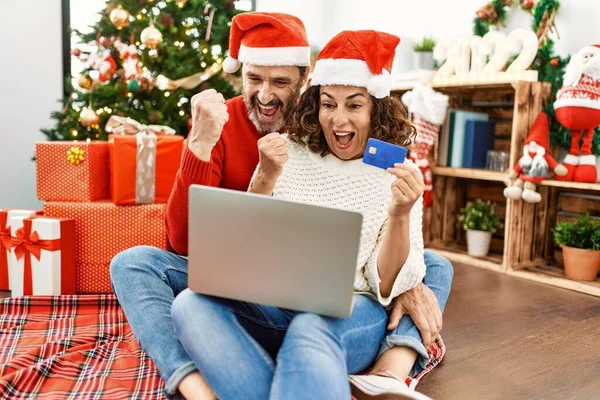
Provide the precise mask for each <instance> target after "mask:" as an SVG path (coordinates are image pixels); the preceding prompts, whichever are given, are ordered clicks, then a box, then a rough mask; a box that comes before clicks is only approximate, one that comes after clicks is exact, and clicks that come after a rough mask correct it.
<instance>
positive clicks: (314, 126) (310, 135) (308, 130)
mask: <svg viewBox="0 0 600 400" xmlns="http://www.w3.org/2000/svg"><path fill="white" fill-rule="evenodd" d="M371 98H372V100H373V110H372V111H371V132H370V136H369V137H372V138H374V139H379V140H383V141H385V142H388V143H393V144H397V145H400V146H404V147H408V146H409V145H410V144H411V142H412V139H413V138H414V136H415V135H416V129H415V127H414V126H413V125H412V124H411V123H410V121H409V120H408V113H407V111H406V108H404V105H402V103H401V102H400V100H398V99H396V98H394V97H389V96H388V97H384V98H383V99H378V98H375V97H371ZM319 103H320V86H311V87H309V88H308V89H307V90H306V91H305V92H304V93H303V94H302V96H301V97H300V102H299V103H298V106H297V107H296V109H295V110H294V112H292V113H291V114H290V115H289V117H288V120H287V123H286V126H287V131H288V134H289V137H290V140H292V141H293V142H295V143H298V144H300V145H305V146H307V147H308V148H309V149H310V150H311V151H314V152H315V153H319V154H321V156H326V155H327V154H329V147H328V146H327V142H326V141H325V136H324V134H323V129H322V128H321V124H320V123H319Z"/></svg>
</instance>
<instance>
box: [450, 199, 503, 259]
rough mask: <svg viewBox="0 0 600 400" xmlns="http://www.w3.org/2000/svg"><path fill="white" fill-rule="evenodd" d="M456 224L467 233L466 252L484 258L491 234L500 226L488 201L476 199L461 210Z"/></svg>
mask: <svg viewBox="0 0 600 400" xmlns="http://www.w3.org/2000/svg"><path fill="white" fill-rule="evenodd" d="M458 222H460V224H461V225H462V227H463V228H464V229H465V231H467V252H468V253H469V254H470V255H472V256H476V257H485V256H487V254H488V253H489V251H490V243H491V241H492V234H493V233H494V232H496V230H497V229H498V227H499V226H500V219H499V218H498V216H497V215H496V212H495V211H494V204H492V203H491V202H490V201H489V200H488V201H483V200H481V199H477V200H476V201H475V202H474V203H473V202H468V203H467V206H466V207H465V208H463V209H461V214H460V215H459V217H458Z"/></svg>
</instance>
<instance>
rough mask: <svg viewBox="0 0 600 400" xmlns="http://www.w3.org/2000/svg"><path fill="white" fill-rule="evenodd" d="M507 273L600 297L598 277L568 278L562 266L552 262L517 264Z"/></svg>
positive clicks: (539, 261)
mask: <svg viewBox="0 0 600 400" xmlns="http://www.w3.org/2000/svg"><path fill="white" fill-rule="evenodd" d="M508 274H509V275H512V276H517V277H519V278H523V279H527V280H530V281H535V282H539V283H545V284H547V285H552V286H556V287H560V288H563V289H569V290H574V291H577V292H581V293H586V294H590V295H592V296H598V297H600V279H596V280H595V281H591V282H586V281H574V280H571V279H568V278H566V277H565V273H564V270H563V268H561V267H560V266H558V265H556V264H555V263H553V262H549V261H544V260H536V261H531V262H526V263H521V264H517V265H515V266H514V268H511V269H510V270H509V271H508Z"/></svg>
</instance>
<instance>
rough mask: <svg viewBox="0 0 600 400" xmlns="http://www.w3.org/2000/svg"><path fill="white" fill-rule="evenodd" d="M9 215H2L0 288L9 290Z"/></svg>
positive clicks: (0, 221) (10, 240)
mask: <svg viewBox="0 0 600 400" xmlns="http://www.w3.org/2000/svg"><path fill="white" fill-rule="evenodd" d="M7 220H8V214H7V213H6V212H3V213H0V288H8V256H7V253H6V252H7V251H8V250H10V248H11V247H12V239H11V237H10V226H6V223H7V222H8V221H7Z"/></svg>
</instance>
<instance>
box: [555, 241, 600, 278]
mask: <svg viewBox="0 0 600 400" xmlns="http://www.w3.org/2000/svg"><path fill="white" fill-rule="evenodd" d="M562 251H563V260H564V263H565V276H566V277H567V278H569V279H574V280H577V281H595V280H596V277H597V276H598V267H600V250H588V249H578V248H575V247H569V246H562Z"/></svg>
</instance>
